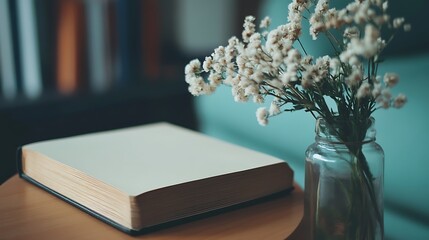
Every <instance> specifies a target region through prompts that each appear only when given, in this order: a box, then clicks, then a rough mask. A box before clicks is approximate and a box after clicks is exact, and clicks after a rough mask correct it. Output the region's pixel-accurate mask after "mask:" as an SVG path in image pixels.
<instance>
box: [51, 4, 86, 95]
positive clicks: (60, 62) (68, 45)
mask: <svg viewBox="0 0 429 240" xmlns="http://www.w3.org/2000/svg"><path fill="white" fill-rule="evenodd" d="M82 11H83V9H82V5H81V2H80V1H77V0H61V1H60V2H59V19H58V32H57V86H58V91H59V92H60V93H62V94H66V95H69V94H73V93H75V92H76V91H77V90H78V88H79V82H80V78H81V75H82V69H81V64H82V63H81V62H80V60H81V51H82V36H81V34H82V23H81V21H82V20H83V19H82Z"/></svg>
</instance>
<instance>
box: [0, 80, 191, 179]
mask: <svg viewBox="0 0 429 240" xmlns="http://www.w3.org/2000/svg"><path fill="white" fill-rule="evenodd" d="M159 121H166V122H171V123H174V124H177V125H180V126H184V127H187V128H191V129H196V128H197V122H196V117H195V112H194V106H193V97H192V95H191V94H189V93H188V92H187V90H186V84H185V83H184V81H158V82H157V83H153V84H145V85H139V86H128V87H123V88H117V89H115V90H112V91H110V92H106V93H103V94H91V93H84V92H82V93H78V94H75V95H71V96H61V95H58V94H55V93H53V94H45V95H44V96H43V97H41V98H39V99H36V100H29V99H25V98H22V99H18V100H17V101H14V102H11V103H7V104H6V103H4V102H3V103H2V104H0V133H1V144H0V154H1V156H2V159H1V160H0V164H1V167H0V169H1V170H0V173H1V175H0V182H3V181H4V180H6V179H7V178H8V177H9V176H10V175H12V174H13V173H15V151H16V149H17V147H18V146H20V145H23V144H26V143H30V142H34V141H41V140H47V139H53V138H60V137H67V136H73V135H78V134H84V133H91V132H99V131H105V130H110V129H117V128H123V127H130V126H136V125H141V124H147V123H153V122H159Z"/></svg>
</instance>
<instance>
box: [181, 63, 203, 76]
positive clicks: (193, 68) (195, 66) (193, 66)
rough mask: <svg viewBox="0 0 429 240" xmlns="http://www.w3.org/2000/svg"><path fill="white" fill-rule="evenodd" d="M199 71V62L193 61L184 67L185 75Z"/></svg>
mask: <svg viewBox="0 0 429 240" xmlns="http://www.w3.org/2000/svg"><path fill="white" fill-rule="evenodd" d="M200 69H201V62H200V60H198V59H194V60H192V61H191V62H189V64H187V65H186V67H185V74H186V75H190V74H195V73H198V72H199V71H200Z"/></svg>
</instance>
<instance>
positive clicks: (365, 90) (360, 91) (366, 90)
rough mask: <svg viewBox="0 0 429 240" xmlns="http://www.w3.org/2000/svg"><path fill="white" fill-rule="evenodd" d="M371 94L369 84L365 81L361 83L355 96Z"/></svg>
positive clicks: (360, 96)
mask: <svg viewBox="0 0 429 240" xmlns="http://www.w3.org/2000/svg"><path fill="white" fill-rule="evenodd" d="M370 94H371V85H370V84H369V83H367V82H365V83H362V85H361V86H360V87H359V89H358V91H357V94H356V97H357V98H358V99H362V98H365V97H367V96H369V95H370Z"/></svg>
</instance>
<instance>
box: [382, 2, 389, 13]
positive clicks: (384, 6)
mask: <svg viewBox="0 0 429 240" xmlns="http://www.w3.org/2000/svg"><path fill="white" fill-rule="evenodd" d="M388 7H389V2H388V1H385V2H384V3H383V11H386V10H387V8H388Z"/></svg>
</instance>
